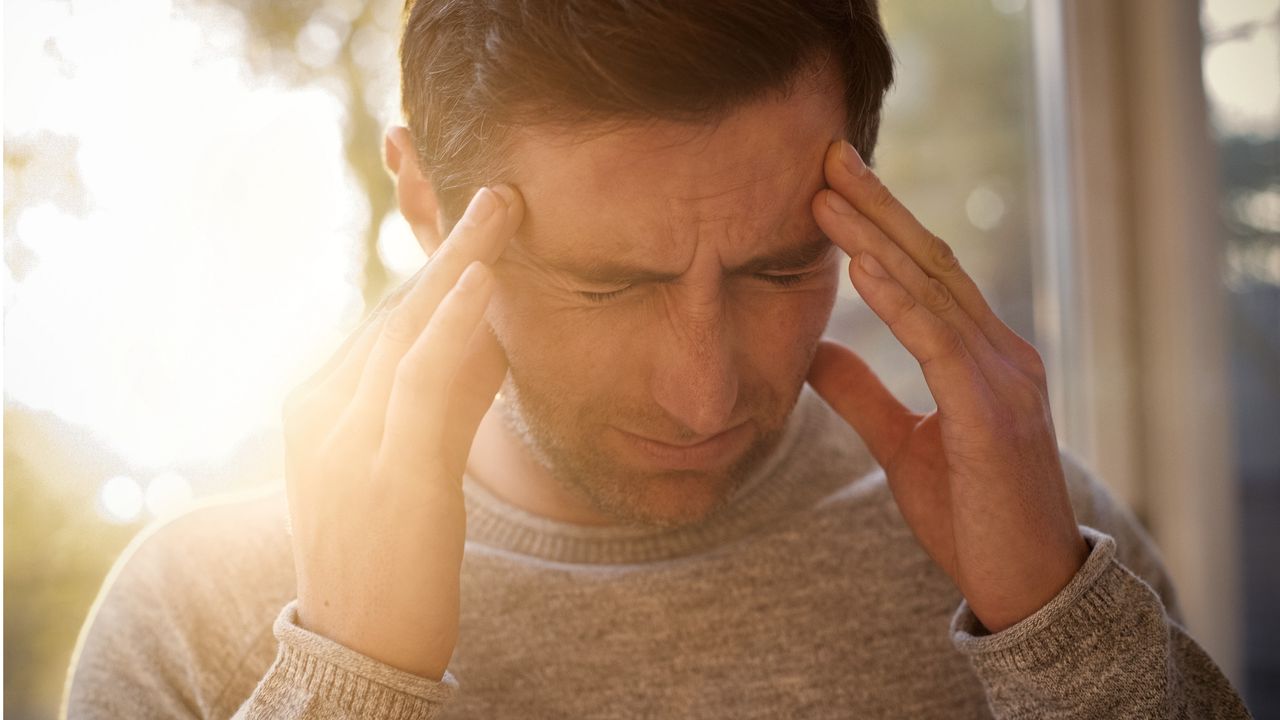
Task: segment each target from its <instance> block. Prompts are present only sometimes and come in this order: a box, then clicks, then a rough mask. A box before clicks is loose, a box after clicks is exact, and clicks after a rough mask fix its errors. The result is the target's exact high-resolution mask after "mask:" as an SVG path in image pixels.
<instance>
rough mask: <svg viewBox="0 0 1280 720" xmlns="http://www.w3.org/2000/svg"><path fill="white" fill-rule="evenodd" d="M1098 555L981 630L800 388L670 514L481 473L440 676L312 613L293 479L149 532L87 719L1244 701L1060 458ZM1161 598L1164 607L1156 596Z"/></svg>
mask: <svg viewBox="0 0 1280 720" xmlns="http://www.w3.org/2000/svg"><path fill="white" fill-rule="evenodd" d="M1065 462H1066V468H1067V476H1068V482H1069V485H1070V488H1071V493H1072V498H1073V501H1074V504H1075V507H1076V512H1077V516H1078V518H1079V520H1080V522H1081V524H1082V526H1084V528H1085V530H1084V532H1085V535H1086V538H1087V540H1088V541H1089V544H1090V545H1091V546H1092V552H1091V554H1090V556H1089V558H1088V560H1087V562H1086V563H1085V565H1084V567H1083V568H1082V569H1081V570H1080V572H1079V573H1078V574H1077V576H1076V577H1075V578H1074V579H1073V580H1072V581H1071V583H1070V584H1069V585H1068V586H1067V587H1066V588H1065V589H1064V590H1063V591H1062V592H1061V593H1060V594H1059V595H1058V597H1056V598H1055V599H1054V600H1052V601H1051V602H1050V603H1049V604H1048V605H1047V606H1045V607H1044V608H1042V609H1041V610H1040V611H1039V612H1037V613H1036V614H1034V615H1032V616H1031V617H1029V618H1027V619H1026V620H1024V621H1022V622H1021V623H1019V624H1017V625H1015V626H1014V627H1012V628H1009V629H1007V630H1005V631H1004V632H1001V633H998V634H995V635H986V634H984V632H983V631H982V629H981V626H980V625H979V624H978V623H977V621H976V620H975V618H974V617H973V615H972V614H971V613H970V612H969V611H968V609H967V607H966V606H965V604H964V603H963V602H962V599H961V597H960V596H959V595H958V593H957V591H956V589H955V587H954V586H953V585H952V584H951V583H950V581H949V580H948V579H947V577H946V576H945V575H943V573H942V572H941V571H940V570H939V569H938V568H937V567H935V566H934V564H933V563H932V562H931V561H930V560H929V558H928V557H927V556H926V555H925V553H924V552H923V551H922V550H921V548H920V546H919V545H918V544H917V543H916V541H915V540H914V538H913V537H912V535H911V532H910V531H909V530H908V528H907V527H906V525H905V524H904V522H903V520H902V518H901V516H900V515H899V513H898V510H897V508H896V506H895V505H894V502H893V499H892V497H891V496H890V494H889V492H888V489H887V487H886V485H885V481H884V475H883V472H882V471H881V470H879V468H877V467H876V466H875V464H874V463H873V462H872V461H871V460H870V458H869V455H868V454H867V452H866V449H865V446H864V445H863V444H862V442H861V441H860V440H859V439H858V437H857V435H855V434H854V433H853V432H852V431H851V430H850V429H849V428H848V427H847V425H845V423H844V422H843V421H842V420H840V419H839V418H838V417H836V416H835V415H834V414H833V413H832V412H831V411H830V410H829V409H828V408H827V407H826V405H825V404H824V403H823V402H822V401H821V400H820V399H818V398H817V397H816V396H815V395H813V394H812V393H811V392H809V391H808V390H807V389H806V392H805V393H804V395H803V396H802V400H801V403H800V405H799V406H798V408H797V410H796V412H795V414H794V415H793V417H792V419H791V423H790V425H789V428H788V431H787V435H786V439H785V440H784V443H783V445H782V446H781V447H780V449H779V451H778V452H777V453H776V454H775V455H774V457H773V458H772V459H771V460H770V461H769V463H767V466H766V467H764V468H762V469H761V471H760V472H758V473H757V474H756V475H755V476H754V477H753V478H751V479H750V480H749V481H748V482H747V483H746V484H745V485H744V486H743V488H742V489H741V490H740V491H739V492H738V493H737V495H736V496H735V498H734V500H733V502H732V503H731V504H730V505H729V506H728V507H727V508H726V509H725V510H724V511H723V512H722V513H720V514H718V515H716V516H715V517H714V518H712V519H711V520H709V521H707V522H705V523H703V524H701V525H699V526H695V527H686V528H682V529H677V530H655V529H638V528H586V527H580V526H573V525H568V524H564V523H559V522H553V521H550V520H547V519H545V518H540V517H535V516H532V515H530V514H528V513H525V512H523V511H521V510H519V509H517V508H514V507H511V506H509V505H507V504H504V503H503V502H501V501H500V500H498V499H497V498H495V497H493V496H492V495H491V494H489V493H487V492H486V491H485V490H484V489H483V488H482V487H480V486H478V485H477V484H475V483H472V482H468V483H467V484H466V489H467V502H468V525H467V536H468V542H467V546H466V553H465V559H464V562H463V570H462V621H461V630H460V638H459V642H458V646H457V650H456V651H455V653H454V655H453V659H452V661H451V663H450V665H449V672H448V673H447V674H446V676H445V678H444V681H443V682H433V681H431V680H427V679H424V678H420V677H417V676H414V675H410V674H407V673H404V672H400V671H398V670H396V669H394V668H391V667H388V666H385V665H382V664H379V663H377V662H375V661H373V660H372V659H370V658H367V657H365V656H362V655H360V654H358V653H356V652H354V651H352V650H349V649H347V648H345V647H343V646H341V645H338V644H336V643H334V642H331V641H329V640H327V639H325V638H323V637H320V636H317V635H315V634H312V633H310V632H308V631H306V630H303V629H301V628H300V627H299V626H298V625H297V624H296V623H295V614H294V605H293V602H292V600H293V597H294V578H293V564H292V559H291V556H290V550H289V540H288V536H287V530H286V523H285V519H286V509H285V505H284V500H283V497H282V495H283V494H282V493H280V492H279V491H278V490H277V491H275V492H272V493H271V494H269V495H260V496H258V497H254V498H248V499H245V498H241V499H237V500H234V501H226V502H220V503H218V504H215V505H210V506H206V507H203V508H201V509H198V510H196V511H193V512H191V513H188V514H187V515H185V516H183V517H180V518H178V519H177V520H174V521H172V522H169V523H166V524H164V525H163V526H161V527H158V528H155V529H153V530H151V531H149V532H147V533H144V534H143V535H142V536H141V537H140V538H139V539H138V540H137V541H135V542H134V544H133V545H132V546H131V548H130V549H129V551H128V552H127V553H126V554H125V556H124V558H123V559H122V560H121V561H120V563H119V564H118V565H117V567H116V569H115V570H114V571H113V572H112V574H111V576H110V578H108V580H107V583H106V585H105V588H104V590H103V592H102V595H101V597H100V598H99V600H98V602H97V604H96V605H95V606H94V609H93V612H92V614H91V616H90V618H89V620H88V623H87V624H86V627H85V630H84V632H83V634H82V636H81V639H80V644H79V648H78V650H77V653H76V657H75V660H74V663H73V669H72V676H71V678H70V681H69V684H68V695H67V701H66V709H67V713H68V714H69V715H70V716H71V717H73V718H149V717H169V718H197V717H198V718H227V717H231V716H233V715H234V716H235V717H238V718H315V719H321V718H374V719H377V718H388V719H390V718H428V717H440V718H651V717H682V718H683V717H687V718H778V717H801V718H887V717H895V718H965V717H990V716H994V717H1000V718H1031V717H1035V718H1042V717H1043V718H1050V717H1052V718H1060V717H1071V718H1155V717H1159V718H1165V717H1168V718H1175V717H1177V718H1186V717H1247V716H1248V712H1247V711H1246V710H1245V708H1244V706H1243V705H1242V704H1241V701H1240V699H1239V698H1238V697H1237V695H1236V693H1235V692H1234V691H1233V690H1232V688H1231V686H1230V685H1229V683H1228V682H1227V680H1226V679H1225V678H1224V677H1223V676H1222V674H1221V672H1219V670H1218V669H1217V667H1215V666H1214V664H1213V662H1212V661H1211V660H1210V659H1209V657H1208V656H1207V655H1206V654H1205V653H1204V651H1203V650H1201V649H1200V647H1199V646H1197V645H1196V643H1195V642H1194V641H1193V640H1192V639H1191V638H1190V637H1189V636H1188V635H1187V634H1186V632H1185V631H1184V630H1183V629H1182V627H1180V626H1179V625H1178V624H1177V622H1176V620H1174V619H1172V617H1176V615H1175V614H1174V612H1173V611H1172V607H1173V605H1172V602H1173V599H1172V594H1171V591H1170V588H1169V584H1168V579H1167V577H1166V575H1165V573H1164V571H1163V569H1162V568H1161V566H1160V562H1159V560H1158V559H1157V557H1156V554H1155V552H1154V550H1153V548H1152V546H1151V544H1150V542H1149V541H1148V539H1147V538H1146V537H1145V536H1144V535H1143V534H1142V532H1141V531H1140V530H1139V529H1138V526H1137V525H1136V524H1135V523H1134V521H1133V519H1132V518H1131V517H1130V516H1129V515H1128V514H1127V513H1126V512H1124V511H1123V510H1122V509H1120V508H1119V507H1117V506H1116V505H1115V504H1114V503H1113V501H1111V500H1110V499H1109V498H1108V496H1107V495H1106V493H1105V492H1104V491H1103V490H1102V488H1101V486H1099V485H1098V484H1097V483H1096V482H1095V481H1093V480H1092V479H1091V478H1089V477H1088V475H1087V474H1086V473H1085V472H1084V471H1083V470H1082V469H1081V468H1080V466H1079V464H1078V463H1076V462H1073V461H1072V460H1071V458H1070V457H1069V456H1066V457H1065ZM1162 599H1163V600H1162Z"/></svg>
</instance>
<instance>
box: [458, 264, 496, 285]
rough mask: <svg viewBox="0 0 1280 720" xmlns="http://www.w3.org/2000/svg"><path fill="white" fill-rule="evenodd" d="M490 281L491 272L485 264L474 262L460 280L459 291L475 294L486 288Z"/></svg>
mask: <svg viewBox="0 0 1280 720" xmlns="http://www.w3.org/2000/svg"><path fill="white" fill-rule="evenodd" d="M488 281H489V272H488V271H487V270H486V269H485V266H484V263H482V262H473V263H471V264H470V265H468V266H467V269H466V270H465V271H463V273H462V277H461V278H459V280H458V289H459V290H463V291H465V292H474V291H476V290H479V289H480V288H482V287H484V284H485V283H486V282H488Z"/></svg>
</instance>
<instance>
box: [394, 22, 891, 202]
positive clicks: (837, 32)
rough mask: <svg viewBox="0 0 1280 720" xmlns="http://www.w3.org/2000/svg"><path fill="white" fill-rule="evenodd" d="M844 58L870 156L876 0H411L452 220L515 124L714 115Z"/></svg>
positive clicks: (420, 129)
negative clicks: (801, 73)
mask: <svg viewBox="0 0 1280 720" xmlns="http://www.w3.org/2000/svg"><path fill="white" fill-rule="evenodd" d="M832 60H834V61H836V62H838V63H839V68H840V70H841V72H842V73H843V78H844V85H845V106H846V108H847V110H848V121H847V125H846V135H847V136H848V138H849V141H850V142H852V143H853V145H854V146H855V147H856V148H857V149H858V152H859V153H861V154H862V156H863V157H865V158H867V159H868V160H869V159H870V158H871V157H872V154H873V151H874V149H875V143H876V135H877V132H878V130H879V126H880V108H881V103H882V101H883V99H884V94H885V92H886V91H887V90H888V88H889V86H890V85H891V84H892V82H893V58H892V55H891V53H890V50H889V45H888V41H887V40H886V39H885V36H884V30H883V29H882V27H881V25H880V17H879V12H878V10H877V7H876V0H416V1H415V0H406V3H405V25H404V36H403V38H402V40H401V45H400V69H401V93H402V98H403V109H404V115H405V120H406V122H407V123H408V125H409V131H410V133H411V134H412V136H413V138H414V142H415V144H416V146H417V151H418V156H419V161H420V163H421V164H422V168H423V172H424V173H426V174H428V175H429V176H430V177H431V179H432V181H433V183H434V184H435V187H436V192H437V193H438V195H439V197H440V202H441V207H442V209H443V211H444V215H445V217H446V218H447V219H448V221H449V224H452V222H453V221H455V220H456V219H457V218H458V217H459V216H460V214H461V211H462V209H463V207H464V206H465V204H466V201H467V197H468V196H469V195H470V193H471V192H472V191H473V190H474V188H476V187H477V186H479V185H481V184H484V183H485V182H489V181H492V179H493V178H492V177H491V175H492V174H493V173H495V172H498V171H499V168H498V163H497V156H498V153H499V152H500V151H501V149H502V144H503V142H504V141H505V140H506V139H507V138H508V136H509V132H510V131H511V130H512V129H513V128H516V127H520V126H531V125H539V124H558V125H567V126H585V125H591V124H596V123H601V122H606V123H607V122H628V121H636V120H646V119H664V120H675V121H687V122H709V121H713V120H715V119H716V118H718V117H719V116H722V115H723V114H725V113H727V112H728V111H730V110H731V109H733V108H734V107H736V106H738V105H741V104H743V103H746V102H749V101H752V100H755V99H758V98H761V97H763V96H765V95H767V94H768V93H771V92H785V91H786V90H787V89H788V88H789V87H790V85H791V83H792V82H793V81H794V79H795V78H796V77H797V75H798V74H799V73H800V72H801V71H802V70H803V69H806V68H810V67H812V68H818V67H820V66H822V65H823V64H825V63H828V62H831V61H832Z"/></svg>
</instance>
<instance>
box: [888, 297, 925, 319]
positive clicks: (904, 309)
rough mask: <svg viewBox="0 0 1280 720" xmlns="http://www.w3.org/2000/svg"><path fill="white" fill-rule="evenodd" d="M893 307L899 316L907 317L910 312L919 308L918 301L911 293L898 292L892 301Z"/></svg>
mask: <svg viewBox="0 0 1280 720" xmlns="http://www.w3.org/2000/svg"><path fill="white" fill-rule="evenodd" d="M894 309H895V310H896V313H895V314H896V315H897V316H898V317H899V318H904V317H908V316H909V315H911V313H914V312H916V311H918V310H920V303H918V302H916V299H915V298H914V297H912V296H911V293H905V292H904V293H900V294H899V295H898V298H897V300H895V301H894Z"/></svg>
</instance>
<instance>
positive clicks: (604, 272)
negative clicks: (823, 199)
mask: <svg viewBox="0 0 1280 720" xmlns="http://www.w3.org/2000/svg"><path fill="white" fill-rule="evenodd" d="M833 247H835V246H834V245H833V244H832V242H831V240H829V239H828V238H827V236H826V235H823V234H821V233H819V234H818V235H817V236H816V237H810V238H809V239H808V240H806V241H805V242H804V243H802V244H799V245H791V246H788V247H784V248H780V249H778V250H775V251H773V252H770V253H766V254H763V255H759V256H756V257H753V258H751V259H750V260H747V261H746V262H744V263H742V264H741V265H739V266H737V267H735V268H730V269H729V272H730V273H736V274H743V275H746V274H756V273H766V272H774V273H777V272H784V271H788V270H790V271H795V270H802V269H805V268H808V267H810V266H812V265H814V264H815V263H817V262H818V261H819V260H822V259H823V258H825V257H826V255H827V254H828V253H829V252H830V251H831V249H832V248H833ZM539 260H541V261H542V262H543V263H545V264H547V265H549V266H551V267H553V268H555V269H556V270H560V271H562V272H566V273H569V274H570V275H573V276H575V277H577V278H578V279H580V280H584V281H586V282H594V283H600V284H607V283H620V282H630V283H640V282H671V281H673V280H676V279H679V277H680V276H681V275H682V274H683V273H678V272H677V273H671V272H662V271H658V270H653V269H651V268H645V267H639V266H635V265H628V264H626V263H621V262H617V261H613V260H608V259H599V258H593V259H590V260H576V259H569V258H555V259H551V258H539Z"/></svg>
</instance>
